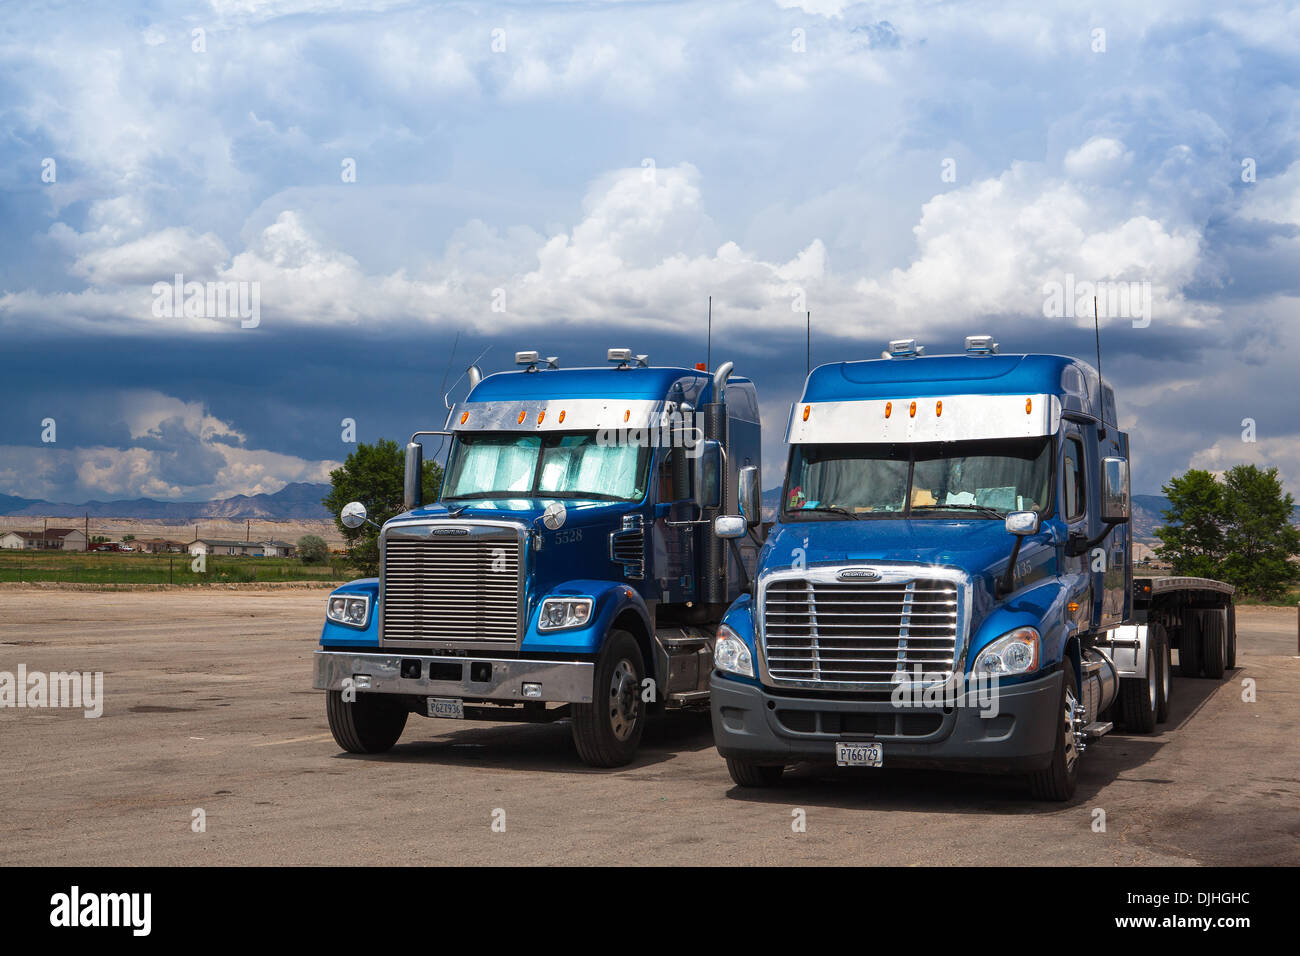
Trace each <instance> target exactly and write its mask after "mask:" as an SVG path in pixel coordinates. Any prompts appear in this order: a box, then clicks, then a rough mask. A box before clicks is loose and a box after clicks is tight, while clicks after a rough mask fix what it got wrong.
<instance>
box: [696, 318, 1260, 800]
mask: <svg viewBox="0 0 1300 956" xmlns="http://www.w3.org/2000/svg"><path fill="white" fill-rule="evenodd" d="M923 352H924V349H923V348H922V347H920V346H918V345H917V344H916V342H915V341H914V340H910V339H905V340H898V341H895V342H892V343H890V347H889V349H888V351H886V352H884V353H883V355H882V357H881V358H879V359H874V360H868V361H858V362H840V363H836V364H831V365H824V366H821V367H818V368H816V369H814V370H813V371H812V372H811V373H810V374H809V376H808V379H807V381H806V383H805V386H804V390H803V394H802V396H801V397H800V399H799V401H798V402H797V403H796V404H795V405H794V406H793V408H792V410H791V415H790V420H789V426H788V429H787V433H786V440H787V442H788V444H789V459H788V464H787V471H786V477H785V483H784V486H783V487H782V489H781V498H780V503H779V508H778V511H777V515H776V522H775V525H774V526H773V527H772V529H771V531H770V533H769V535H768V536H767V539H766V542H765V544H764V546H763V549H762V552H761V554H760V556H759V566H758V571H757V574H756V575H755V576H754V577H753V579H752V582H751V585H750V587H749V588H748V590H747V593H745V594H743V595H741V596H740V597H739V598H738V599H737V600H736V602H735V603H734V604H732V606H731V607H730V609H729V610H728V611H727V613H726V616H725V617H724V618H723V621H722V624H721V626H720V628H719V631H718V640H717V643H716V646H715V648H714V664H715V670H714V673H713V678H712V681H711V684H710V689H711V709H712V719H713V730H714V738H715V741H716V743H717V747H718V750H719V751H720V752H721V754H722V755H723V756H724V757H725V758H726V761H727V767H728V769H729V771H730V774H731V777H732V778H733V780H734V781H735V782H736V783H737V784H739V785H741V786H767V785H773V784H775V783H777V782H778V781H779V780H780V779H781V776H782V773H783V772H784V769H785V767H786V766H787V765H790V764H793V763H797V762H802V761H822V762H827V763H834V764H837V765H839V766H865V767H880V766H910V767H932V768H944V769H954V770H963V769H964V770H973V771H984V772H989V771H992V772H1002V773H1016V774H1023V775H1024V776H1025V777H1026V778H1027V780H1028V782H1029V784H1030V788H1031V790H1032V792H1033V793H1034V795H1035V796H1037V797H1039V798H1042V799H1050V800H1065V799H1068V798H1069V797H1070V796H1071V795H1072V794H1073V793H1074V789H1075V785H1076V779H1077V775H1078V762H1079V758H1080V757H1081V755H1082V754H1083V753H1084V751H1085V750H1086V749H1087V748H1088V747H1089V746H1090V745H1091V744H1092V742H1093V741H1095V740H1097V739H1098V738H1100V737H1102V736H1104V735H1105V734H1106V733H1108V732H1109V731H1110V730H1111V729H1112V728H1113V727H1114V726H1115V724H1116V723H1120V724H1122V725H1123V726H1124V728H1125V729H1126V730H1129V731H1131V732H1139V733H1142V732H1149V731H1151V730H1152V729H1153V728H1154V727H1155V725H1156V723H1157V722H1158V721H1162V720H1164V719H1165V717H1166V714H1167V711H1168V706H1169V695H1170V687H1171V678H1172V672H1173V671H1172V663H1171V661H1172V657H1171V651H1172V650H1173V649H1177V650H1178V653H1179V668H1180V671H1181V672H1182V674H1184V675H1187V676H1201V675H1204V676H1209V677H1214V678H1218V677H1221V676H1222V675H1223V673H1224V670H1225V669H1226V668H1229V667H1232V666H1234V665H1235V655H1236V627H1235V616H1234V613H1233V606H1232V593H1233V589H1232V588H1231V587H1230V586H1229V585H1226V584H1223V583H1221V582H1218V581H1212V580H1207V579H1201V578H1156V579H1135V577H1134V573H1133V563H1132V558H1131V528H1130V495H1129V477H1128V476H1129V452H1130V449H1129V438H1128V435H1126V434H1125V433H1124V432H1123V431H1121V430H1120V428H1119V425H1118V417H1117V414H1116V407H1115V396H1114V392H1113V391H1112V390H1111V388H1110V387H1109V386H1108V385H1105V384H1104V383H1103V382H1102V380H1101V378H1100V377H1099V375H1098V373H1097V371H1096V370H1095V369H1093V368H1092V367H1091V366H1089V365H1087V364H1085V363H1084V362H1081V361H1078V360H1077V359H1073V358H1068V357H1064V356H1058V355H1005V354H1001V353H1000V349H999V348H998V346H997V344H996V343H995V342H993V340H992V338H991V337H989V336H972V337H969V338H968V339H967V340H966V348H965V351H964V352H963V353H960V354H956V355H936V356H926V355H924V354H923ZM715 530H716V531H717V533H718V534H720V535H722V536H724V537H729V538H734V539H737V540H745V539H747V538H748V537H749V536H750V535H751V534H752V530H751V526H750V524H749V522H748V521H747V520H745V518H744V517H739V516H729V515H722V516H720V517H719V518H718V519H717V520H716V529H715Z"/></svg>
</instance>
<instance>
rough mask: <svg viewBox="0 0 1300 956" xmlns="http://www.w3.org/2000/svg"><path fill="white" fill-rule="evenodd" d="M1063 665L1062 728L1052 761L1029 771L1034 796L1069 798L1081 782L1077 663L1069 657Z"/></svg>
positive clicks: (1031, 790)
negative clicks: (1076, 714) (1076, 737)
mask: <svg viewBox="0 0 1300 956" xmlns="http://www.w3.org/2000/svg"><path fill="white" fill-rule="evenodd" d="M1063 669H1064V671H1065V679H1064V680H1062V681H1061V705H1060V707H1059V708H1057V714H1059V715H1060V716H1059V717H1058V719H1059V720H1060V721H1061V728H1060V731H1059V732H1058V733H1057V735H1056V746H1055V747H1053V748H1052V762H1051V763H1050V764H1048V765H1047V766H1046V767H1045V768H1044V769H1042V770H1035V771H1034V772H1033V773H1031V774H1030V775H1029V790H1030V792H1031V793H1032V794H1033V795H1034V799H1035V800H1055V801H1058V802H1059V801H1064V800H1069V799H1070V798H1071V797H1072V796H1074V788H1075V787H1076V786H1077V785H1078V782H1079V747H1078V745H1077V744H1076V743H1075V740H1074V709H1075V708H1076V707H1077V706H1079V691H1078V689H1077V684H1076V683H1075V678H1074V665H1072V664H1071V663H1070V662H1069V660H1066V661H1065V664H1064V668H1063Z"/></svg>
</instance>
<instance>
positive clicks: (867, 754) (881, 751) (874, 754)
mask: <svg viewBox="0 0 1300 956" xmlns="http://www.w3.org/2000/svg"><path fill="white" fill-rule="evenodd" d="M884 762H885V748H884V746H883V745H882V744H881V743H880V742H879V741H875V740H871V741H867V742H866V743H860V744H845V743H840V742H839V741H836V743H835V764H836V766H839V767H879V766H881V765H882V764H883V763H884Z"/></svg>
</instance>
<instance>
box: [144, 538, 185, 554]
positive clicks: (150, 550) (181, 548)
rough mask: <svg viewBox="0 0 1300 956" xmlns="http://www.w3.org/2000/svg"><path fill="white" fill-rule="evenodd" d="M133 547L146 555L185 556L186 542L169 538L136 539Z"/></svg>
mask: <svg viewBox="0 0 1300 956" xmlns="http://www.w3.org/2000/svg"><path fill="white" fill-rule="evenodd" d="M131 546H132V547H134V548H135V549H136V550H137V551H142V552H144V553H145V554H184V553H185V542H184V541H172V540H170V539H169V538H136V539H135V540H134V541H132V542H131Z"/></svg>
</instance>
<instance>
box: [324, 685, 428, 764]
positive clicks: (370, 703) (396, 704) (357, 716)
mask: <svg viewBox="0 0 1300 956" xmlns="http://www.w3.org/2000/svg"><path fill="white" fill-rule="evenodd" d="M407 713H408V711H407V709H406V704H405V703H404V702H402V701H400V700H392V699H389V698H387V697H386V696H384V695H383V694H357V699H356V700H355V701H353V702H352V703H350V704H349V703H347V702H346V701H344V700H343V691H341V690H332V691H329V692H328V693H327V694H326V695H325V715H326V716H327V717H328V718H329V723H330V733H332V734H333V735H334V742H335V743H336V744H338V745H339V746H340V747H342V748H343V749H344V750H346V751H347V752H348V753H353V754H378V753H383V752H384V751H385V750H389V749H391V748H392V746H393V744H395V743H397V738H398V737H400V736H402V730H403V729H404V728H405V727H406V717H407Z"/></svg>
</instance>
